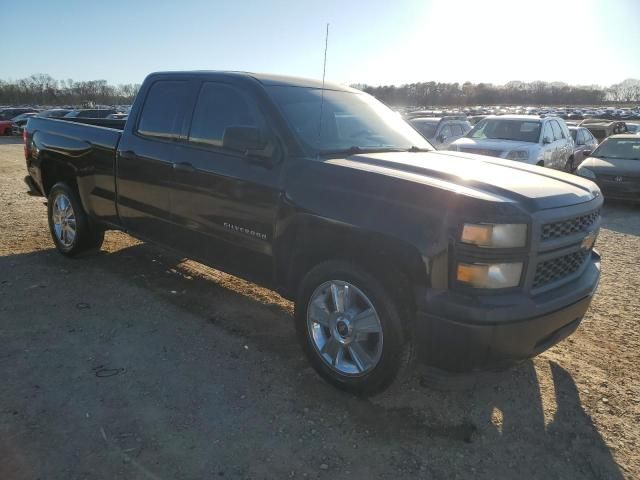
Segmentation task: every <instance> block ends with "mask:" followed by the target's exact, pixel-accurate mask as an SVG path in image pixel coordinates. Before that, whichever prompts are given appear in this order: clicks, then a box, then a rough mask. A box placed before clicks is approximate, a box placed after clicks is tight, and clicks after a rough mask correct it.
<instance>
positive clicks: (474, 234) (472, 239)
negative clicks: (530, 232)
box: [460, 223, 527, 248]
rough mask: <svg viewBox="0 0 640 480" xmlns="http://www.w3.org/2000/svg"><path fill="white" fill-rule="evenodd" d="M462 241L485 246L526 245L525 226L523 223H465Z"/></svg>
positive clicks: (508, 246)
mask: <svg viewBox="0 0 640 480" xmlns="http://www.w3.org/2000/svg"><path fill="white" fill-rule="evenodd" d="M460 241H461V242H462V243H468V244H470V245H477V246H478V247H487V248H517V247H524V246H526V245H527V226H526V225H525V224H524V223H503V224H493V223H482V224H475V223H465V224H464V227H463V228H462V237H461V238H460Z"/></svg>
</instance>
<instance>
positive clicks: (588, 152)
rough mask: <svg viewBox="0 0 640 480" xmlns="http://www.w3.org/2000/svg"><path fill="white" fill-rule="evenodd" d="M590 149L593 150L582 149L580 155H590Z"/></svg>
mask: <svg viewBox="0 0 640 480" xmlns="http://www.w3.org/2000/svg"><path fill="white" fill-rule="evenodd" d="M592 151H593V150H583V151H582V155H584V156H585V157H588V156H589V155H591V152H592Z"/></svg>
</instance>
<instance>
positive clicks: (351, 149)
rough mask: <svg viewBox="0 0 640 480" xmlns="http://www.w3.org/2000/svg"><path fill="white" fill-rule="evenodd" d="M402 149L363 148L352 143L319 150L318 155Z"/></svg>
mask: <svg viewBox="0 0 640 480" xmlns="http://www.w3.org/2000/svg"><path fill="white" fill-rule="evenodd" d="M404 151H406V150H405V149H402V148H391V147H371V148H363V147H358V146H357V145H352V146H351V147H349V148H340V149H336V150H320V151H319V152H318V153H319V154H320V155H335V154H344V155H357V154H359V153H384V152H404Z"/></svg>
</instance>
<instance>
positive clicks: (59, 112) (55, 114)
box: [38, 108, 71, 118]
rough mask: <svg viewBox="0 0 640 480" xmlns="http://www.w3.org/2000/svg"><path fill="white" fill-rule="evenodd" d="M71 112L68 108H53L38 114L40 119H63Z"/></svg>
mask: <svg viewBox="0 0 640 480" xmlns="http://www.w3.org/2000/svg"><path fill="white" fill-rule="evenodd" d="M69 112H71V110H69V109H68V108H51V109H49V110H43V111H41V112H38V117H43V118H61V117H64V116H65V115H66V114H67V113H69Z"/></svg>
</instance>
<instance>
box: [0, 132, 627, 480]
mask: <svg viewBox="0 0 640 480" xmlns="http://www.w3.org/2000/svg"><path fill="white" fill-rule="evenodd" d="M0 143H1V145H0V209H1V210H0V212H1V213H2V214H1V215H0V378H1V379H2V388H1V389H0V478H1V479H16V480H18V479H134V478H135V479H137V478H140V479H205V478H207V479H209V478H211V479H212V478H233V479H236V478H238V479H243V478H251V479H262V478H274V479H282V478H319V479H322V478H332V479H335V478H358V479H359V478H385V479H399V478H412V479H413V478H436V479H438V478H446V479H451V478H483V479H485V478H486V479H495V478H518V477H520V478H541V479H542V478H544V479H549V478H551V479H552V478H599V479H600V478H602V479H605V478H606V479H616V478H629V479H632V478H640V453H639V450H638V445H639V444H640V369H639V368H638V359H639V357H640V349H639V347H640V341H639V334H638V311H639V306H640V300H639V296H638V292H640V275H638V271H639V269H640V210H639V209H638V208H634V207H630V206H625V205H607V206H606V207H605V209H604V228H603V230H602V232H601V234H600V237H599V240H598V248H599V250H600V252H601V253H602V256H603V275H602V282H601V285H600V288H599V291H598V294H597V296H596V298H595V300H594V302H593V305H592V307H591V309H590V311H589V313H588V314H587V317H586V318H585V320H584V322H583V323H582V326H581V327H580V329H579V330H578V331H577V332H576V333H575V334H574V335H573V336H572V337H570V338H569V339H568V340H567V341H565V342H563V343H561V344H560V345H558V346H556V347H554V348H552V349H551V350H550V351H548V352H546V353H544V354H543V355H541V356H540V357H538V358H536V359H535V360H533V361H530V362H526V363H524V364H522V365H520V366H519V367H517V368H514V369H512V370H510V371H508V372H505V373H503V374H499V375H497V374H493V375H486V376H482V377H478V378H475V379H473V381H471V380H468V381H465V382H462V384H456V385H455V388H452V387H453V386H452V387H450V388H447V389H442V388H434V387H433V386H430V384H429V383H428V382H426V381H425V380H424V376H423V373H424V372H422V371H421V370H420V369H418V368H417V369H416V370H415V372H414V373H413V374H411V375H410V376H409V377H408V378H407V379H406V380H405V381H404V382H403V383H402V384H400V385H396V386H395V387H394V388H392V389H391V390H390V391H388V392H386V393H384V394H382V395H379V396H377V397H374V398H372V399H368V400H362V399H358V398H354V397H351V396H348V395H345V394H342V393H340V392H338V391H336V390H334V389H333V388H331V387H329V386H328V385H326V384H325V383H323V382H322V381H321V380H320V379H319V378H318V377H317V376H316V375H315V373H314V372H313V371H312V370H311V369H310V367H309V366H308V365H307V363H306V362H305V360H304V359H303V357H302V354H301V351H300V350H299V348H298V346H297V344H296V342H295V338H294V332H293V328H292V320H291V311H292V306H291V304H290V303H289V302H287V301H285V300H283V299H282V298H280V297H279V296H278V295H276V294H274V293H273V292H270V291H268V290H265V289H262V288H259V287H256V286H254V285H252V284H249V283H247V282H245V281H243V280H240V279H238V278H235V277H233V276H230V275H227V274H224V273H221V272H219V271H216V270H213V269H211V268H208V267H205V266H203V265H201V264H198V263H195V262H192V261H189V260H185V259H181V258H177V257H176V256H175V255H174V254H171V253H168V252H166V251H163V250H161V249H159V248H156V247H154V246H151V245H147V244H144V243H141V242H138V241H137V240H135V239H132V238H131V237H129V236H128V235H126V234H123V233H117V232H110V233H108V234H107V237H106V241H105V246H104V248H103V251H102V252H101V253H100V254H98V255H96V256H92V257H87V258H83V259H74V260H69V259H66V258H63V257H62V256H61V255H59V254H57V253H56V252H55V251H54V249H53V245H52V242H51V240H50V239H49V235H48V230H47V226H46V211H45V207H44V206H43V199H42V198H39V197H32V196H29V195H27V194H26V193H25V192H26V190H27V189H26V187H25V186H24V184H23V183H22V178H23V177H24V175H25V168H24V160H23V156H22V146H21V144H20V143H19V141H18V140H12V139H1V140H0Z"/></svg>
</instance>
